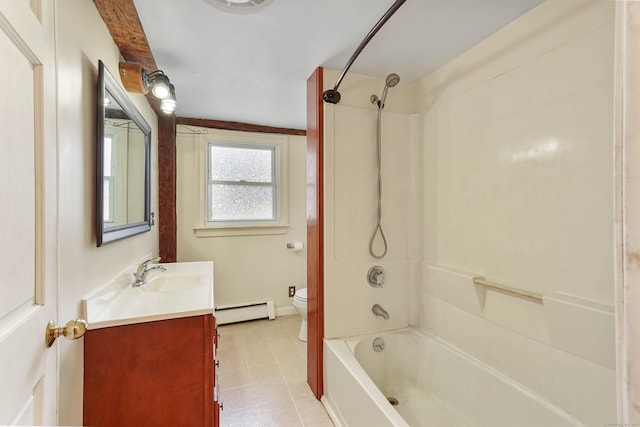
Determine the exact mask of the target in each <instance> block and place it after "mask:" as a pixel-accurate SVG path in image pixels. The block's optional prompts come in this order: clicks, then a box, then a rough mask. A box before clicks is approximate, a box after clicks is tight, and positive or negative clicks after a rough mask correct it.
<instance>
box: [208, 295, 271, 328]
mask: <svg viewBox="0 0 640 427" xmlns="http://www.w3.org/2000/svg"><path fill="white" fill-rule="evenodd" d="M215 314H216V322H217V323H218V325H224V324H227V323H236V322H244V321H247V320H255V319H269V320H273V319H275V318H276V311H275V307H274V305H273V301H272V300H266V301H264V302H256V303H249V304H242V305H232V306H225V307H216V310H215Z"/></svg>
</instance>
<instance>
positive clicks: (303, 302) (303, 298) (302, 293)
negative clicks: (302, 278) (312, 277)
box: [293, 288, 307, 342]
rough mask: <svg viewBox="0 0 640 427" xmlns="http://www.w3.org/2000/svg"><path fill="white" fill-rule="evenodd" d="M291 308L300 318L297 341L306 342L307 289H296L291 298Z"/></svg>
mask: <svg viewBox="0 0 640 427" xmlns="http://www.w3.org/2000/svg"><path fill="white" fill-rule="evenodd" d="M293 307H294V308H295V309H296V311H297V312H298V314H299V315H300V316H302V325H300V334H298V339H299V340H300V341H304V342H307V288H302V289H298V290H297V291H296V294H295V296H294V297H293Z"/></svg>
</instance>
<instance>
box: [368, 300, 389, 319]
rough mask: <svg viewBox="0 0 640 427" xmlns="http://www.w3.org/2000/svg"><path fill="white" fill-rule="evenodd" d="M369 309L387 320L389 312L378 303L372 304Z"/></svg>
mask: <svg viewBox="0 0 640 427" xmlns="http://www.w3.org/2000/svg"><path fill="white" fill-rule="evenodd" d="M371 311H372V312H373V314H375V315H376V316H380V317H383V318H384V319H385V320H389V313H387V310H385V309H384V308H382V307H380V305H379V304H374V306H373V307H371Z"/></svg>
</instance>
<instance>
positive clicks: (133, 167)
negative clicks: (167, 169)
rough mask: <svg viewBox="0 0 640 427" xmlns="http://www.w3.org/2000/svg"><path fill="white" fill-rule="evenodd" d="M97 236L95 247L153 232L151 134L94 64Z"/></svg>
mask: <svg viewBox="0 0 640 427" xmlns="http://www.w3.org/2000/svg"><path fill="white" fill-rule="evenodd" d="M97 130H98V132H97V141H96V142H97V152H96V172H97V173H96V234H97V243H98V246H102V245H106V244H107V243H111V242H115V241H116V240H121V239H124V238H127V237H130V236H134V235H136V234H140V233H144V232H146V231H149V230H150V229H151V218H150V209H151V188H150V187H151V180H150V169H151V128H150V127H149V125H148V124H147V122H146V121H145V120H144V118H143V117H142V115H141V114H140V112H139V111H138V110H137V109H136V108H135V106H134V105H133V102H132V101H131V100H130V99H129V97H128V96H127V93H126V92H125V91H124V89H123V88H122V87H120V85H119V84H118V82H117V81H116V80H115V78H114V77H113V75H111V73H110V72H109V70H107V68H106V67H105V66H104V63H103V62H102V61H99V63H98V122H97Z"/></svg>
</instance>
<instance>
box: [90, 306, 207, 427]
mask: <svg viewBox="0 0 640 427" xmlns="http://www.w3.org/2000/svg"><path fill="white" fill-rule="evenodd" d="M212 317H213V316H211V315H207V316H193V317H185V318H179V319H171V320H161V321H156V322H147V323H139V324H133V325H126V326H116V327H111V328H102V329H95V330H89V331H87V333H86V334H85V339H84V351H85V356H84V362H85V373H84V414H83V417H84V425H93V426H100V427H110V426H113V427H126V426H135V427H140V426H189V427H197V426H206V427H210V426H212V425H213V421H214V417H213V404H212V402H213V382H212V378H213V377H212V374H213V366H214V365H213V358H212V356H213V355H212V346H211V339H212V335H213V333H214V328H213V319H212Z"/></svg>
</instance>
